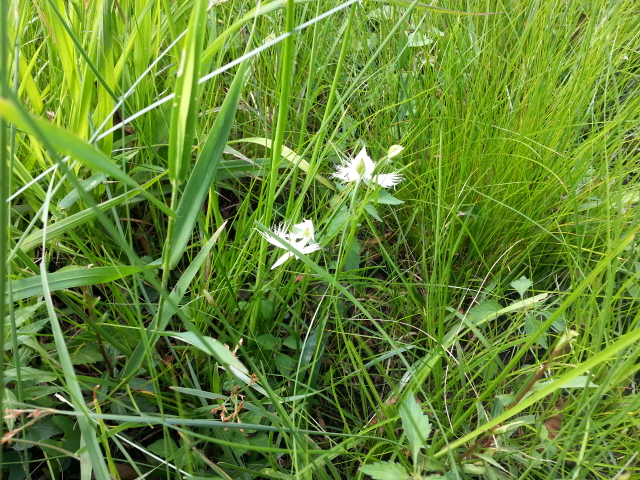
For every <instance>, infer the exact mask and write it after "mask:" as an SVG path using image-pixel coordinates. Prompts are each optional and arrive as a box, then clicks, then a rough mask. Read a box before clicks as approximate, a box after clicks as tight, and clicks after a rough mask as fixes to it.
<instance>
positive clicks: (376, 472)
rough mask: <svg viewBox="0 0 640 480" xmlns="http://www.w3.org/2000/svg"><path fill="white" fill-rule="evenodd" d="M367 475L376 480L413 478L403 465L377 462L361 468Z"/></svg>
mask: <svg viewBox="0 0 640 480" xmlns="http://www.w3.org/2000/svg"><path fill="white" fill-rule="evenodd" d="M360 471H361V472H362V473H364V474H365V475H369V476H371V477H372V478H374V479H375V480H405V479H409V478H411V476H410V475H409V474H408V473H407V471H406V470H405V469H404V468H402V465H400V464H399V463H396V462H376V463H372V464H371V465H365V466H364V467H362V468H360Z"/></svg>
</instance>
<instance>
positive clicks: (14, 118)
mask: <svg viewBox="0 0 640 480" xmlns="http://www.w3.org/2000/svg"><path fill="white" fill-rule="evenodd" d="M0 115H1V116H3V117H4V118H5V120H7V121H9V122H11V123H13V124H15V125H16V126H17V127H19V128H21V129H22V130H24V131H25V132H27V133H29V134H31V135H36V136H39V135H41V136H42V137H45V139H46V140H47V142H48V143H49V144H50V145H52V147H53V148H55V149H56V150H57V151H59V152H62V153H63V154H65V155H68V156H69V157H71V158H75V159H76V160H78V161H79V162H81V163H83V164H84V165H87V166H88V167H89V168H91V169H94V170H97V171H100V172H103V173H106V174H107V175H109V176H110V177H111V178H113V179H115V180H120V181H121V182H123V183H126V184H127V185H129V186H130V187H131V188H134V189H136V190H138V191H139V192H140V193H141V194H142V195H143V196H144V197H145V198H146V199H147V200H149V201H150V202H151V203H153V204H154V205H155V206H156V207H158V208H159V209H160V210H161V211H162V212H164V213H165V214H166V215H169V216H171V217H174V216H175V214H174V213H173V211H172V210H171V209H170V208H169V207H167V206H166V205H165V204H164V203H162V202H161V201H160V200H158V199H157V198H155V197H154V196H153V195H151V194H150V193H149V192H147V191H146V190H143V189H142V187H140V185H138V184H137V183H136V182H135V181H134V180H133V179H132V178H131V177H129V176H128V175H127V174H126V173H124V172H123V171H122V170H121V169H120V168H119V167H118V166H117V165H116V163H115V162H113V161H112V160H111V159H110V158H109V157H107V156H106V155H105V154H104V153H102V152H101V151H100V150H97V149H96V148H94V147H93V146H92V145H90V144H89V143H87V142H85V141H84V140H82V139H80V138H78V137H76V136H75V135H73V134H72V133H70V132H68V131H67V130H64V129H63V128H60V127H58V126H56V125H53V124H51V123H49V122H47V121H45V120H42V119H40V118H36V117H32V116H30V115H28V114H27V113H25V112H23V111H22V109H21V108H19V107H18V106H16V105H15V104H13V103H12V102H10V101H8V100H6V99H4V98H0ZM34 126H35V128H34Z"/></svg>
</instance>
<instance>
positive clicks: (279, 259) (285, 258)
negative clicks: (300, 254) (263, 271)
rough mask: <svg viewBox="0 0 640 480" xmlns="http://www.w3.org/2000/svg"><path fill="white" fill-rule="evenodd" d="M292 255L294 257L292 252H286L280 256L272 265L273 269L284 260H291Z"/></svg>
mask: <svg viewBox="0 0 640 480" xmlns="http://www.w3.org/2000/svg"><path fill="white" fill-rule="evenodd" d="M291 257H293V253H291V252H286V253H285V254H284V255H282V256H281V257H280V258H278V260H276V263H274V264H273V265H272V266H271V270H273V269H274V268H277V267H279V266H280V265H282V264H283V263H284V262H286V261H287V260H289V259H290V258H291Z"/></svg>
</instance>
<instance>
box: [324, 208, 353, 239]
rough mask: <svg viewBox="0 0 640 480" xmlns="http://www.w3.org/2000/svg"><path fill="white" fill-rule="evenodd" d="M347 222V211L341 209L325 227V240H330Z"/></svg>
mask: <svg viewBox="0 0 640 480" xmlns="http://www.w3.org/2000/svg"><path fill="white" fill-rule="evenodd" d="M347 220H349V210H348V209H347V207H342V208H341V209H340V210H339V211H338V212H337V213H336V214H335V215H334V216H333V218H332V219H331V222H329V225H328V226H327V232H326V236H327V239H332V238H333V237H334V236H335V235H337V234H338V232H340V230H342V228H343V227H344V225H345V223H347Z"/></svg>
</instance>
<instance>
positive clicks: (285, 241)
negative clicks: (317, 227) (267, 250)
mask: <svg viewBox="0 0 640 480" xmlns="http://www.w3.org/2000/svg"><path fill="white" fill-rule="evenodd" d="M287 230H288V226H287V225H286V224H280V226H278V227H276V228H275V229H274V230H272V231H271V232H269V233H264V232H260V231H258V233H260V235H262V236H263V237H264V238H265V239H266V240H267V241H268V242H269V243H270V244H271V245H275V246H276V247H278V248H282V249H285V250H288V249H289V247H293V248H295V249H296V250H298V251H299V252H300V253H302V254H303V255H307V254H308V253H311V252H315V251H316V250H320V249H321V248H322V247H321V246H320V244H319V243H317V242H316V241H315V238H314V229H313V222H312V221H311V220H304V221H303V222H302V223H298V224H296V225H294V226H293V227H291V231H287ZM294 255H295V254H294V253H293V252H291V251H287V252H286V253H285V254H284V255H282V256H281V257H280V258H278V260H277V261H276V263H274V264H273V266H272V267H271V270H273V269H274V268H276V267H279V266H280V265H282V264H283V263H284V262H286V261H287V260H289V259H290V258H291V257H293V256H294Z"/></svg>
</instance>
